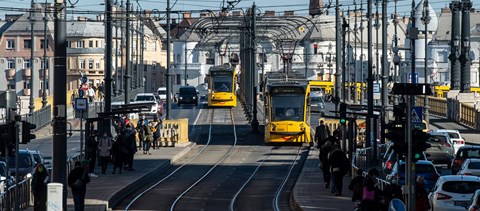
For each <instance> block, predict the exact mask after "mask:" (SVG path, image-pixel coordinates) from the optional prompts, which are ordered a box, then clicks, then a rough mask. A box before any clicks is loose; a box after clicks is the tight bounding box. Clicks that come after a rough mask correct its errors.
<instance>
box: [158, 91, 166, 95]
mask: <svg viewBox="0 0 480 211" xmlns="http://www.w3.org/2000/svg"><path fill="white" fill-rule="evenodd" d="M158 94H159V95H166V94H167V90H158Z"/></svg>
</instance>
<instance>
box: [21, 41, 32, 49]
mask: <svg viewBox="0 0 480 211" xmlns="http://www.w3.org/2000/svg"><path fill="white" fill-rule="evenodd" d="M23 48H25V49H31V48H32V40H23Z"/></svg>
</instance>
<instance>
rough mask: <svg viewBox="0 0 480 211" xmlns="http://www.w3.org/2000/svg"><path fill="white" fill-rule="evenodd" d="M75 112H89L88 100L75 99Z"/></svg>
mask: <svg viewBox="0 0 480 211" xmlns="http://www.w3.org/2000/svg"><path fill="white" fill-rule="evenodd" d="M75 110H77V111H88V99H87V98H79V97H78V98H75Z"/></svg>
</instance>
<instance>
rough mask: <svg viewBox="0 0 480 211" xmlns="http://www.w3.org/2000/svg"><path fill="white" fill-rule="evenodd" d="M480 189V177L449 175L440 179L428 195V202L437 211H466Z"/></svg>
mask: <svg viewBox="0 0 480 211" xmlns="http://www.w3.org/2000/svg"><path fill="white" fill-rule="evenodd" d="M478 189H480V177H476V176H464V175H448V176H441V177H440V178H438V180H437V183H435V186H434V187H433V189H432V191H431V192H430V194H429V195H428V200H429V201H430V204H431V205H432V210H435V211H453V210H462V211H464V210H466V209H467V208H468V206H469V205H470V200H471V198H472V196H473V194H474V193H475V191H477V190H478Z"/></svg>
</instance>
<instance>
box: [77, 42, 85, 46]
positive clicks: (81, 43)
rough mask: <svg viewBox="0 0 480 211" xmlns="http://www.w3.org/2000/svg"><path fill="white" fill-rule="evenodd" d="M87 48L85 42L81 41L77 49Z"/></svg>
mask: <svg viewBox="0 0 480 211" xmlns="http://www.w3.org/2000/svg"><path fill="white" fill-rule="evenodd" d="M83 47H85V41H83V40H81V41H77V48H83Z"/></svg>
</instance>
